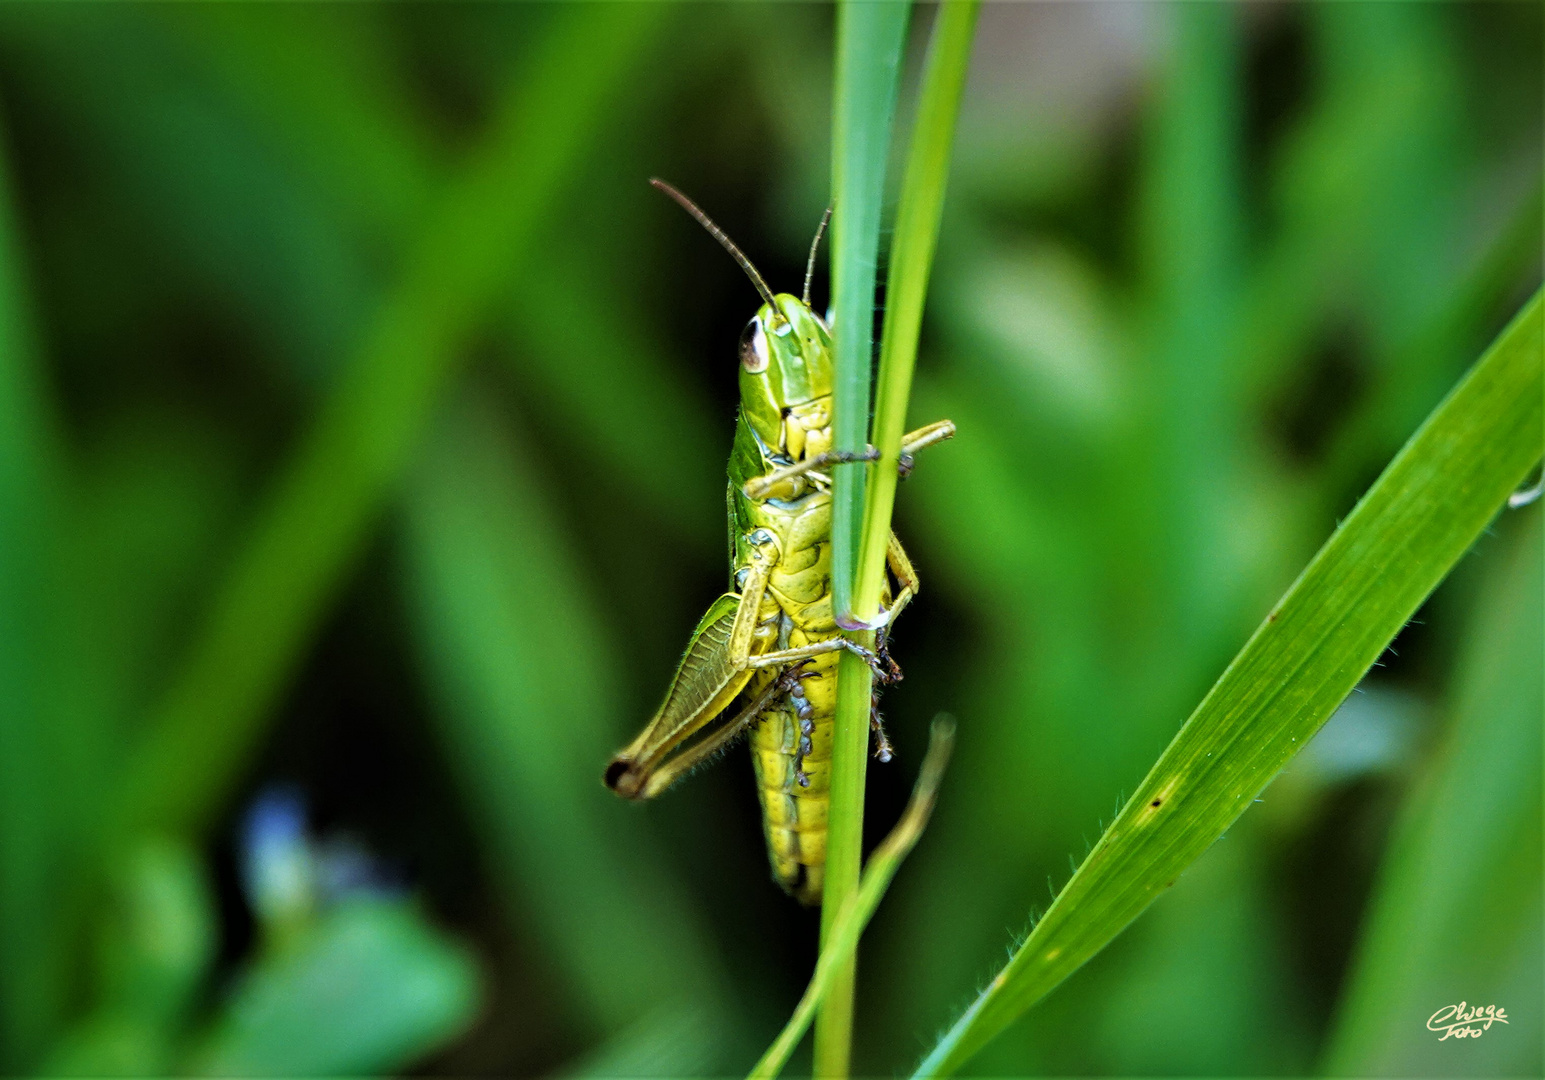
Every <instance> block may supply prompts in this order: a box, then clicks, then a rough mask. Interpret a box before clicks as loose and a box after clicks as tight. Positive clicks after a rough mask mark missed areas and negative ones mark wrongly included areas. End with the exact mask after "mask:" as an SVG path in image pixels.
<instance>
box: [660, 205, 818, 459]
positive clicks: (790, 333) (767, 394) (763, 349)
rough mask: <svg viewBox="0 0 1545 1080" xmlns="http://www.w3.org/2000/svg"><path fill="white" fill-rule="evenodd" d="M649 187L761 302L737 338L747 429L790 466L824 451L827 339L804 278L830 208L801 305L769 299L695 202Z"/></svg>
mask: <svg viewBox="0 0 1545 1080" xmlns="http://www.w3.org/2000/svg"><path fill="white" fill-rule="evenodd" d="M649 182H650V183H651V184H653V185H654V186H655V187H656V188H658V189H660V190H661V191H663V192H665V194H667V195H669V196H670V197H671V198H672V199H675V200H676V202H677V203H679V204H680V205H681V208H682V209H683V210H685V211H686V212H687V213H689V214H691V215H692V216H693V217H694V218H696V219H697V222H698V224H700V225H702V226H703V228H705V229H707V230H708V233H709V235H711V236H712V237H713V238H714V239H715V240H717V241H719V243H720V244H721V245H723V247H724V250H725V251H727V252H729V253H730V256H731V258H733V259H734V260H735V261H736V262H737V263H739V264H740V268H741V269H742V270H744V271H745V272H746V276H747V277H749V278H750V279H751V283H752V284H753V285H755V286H756V291H757V292H759V293H761V294H762V299H763V301H765V302H764V303H763V304H762V307H761V309H760V310H759V311H758V312H757V313H756V316H755V318H753V319H752V320H751V321H750V322H749V323H747V324H746V329H745V333H743V334H741V336H740V409H741V412H742V414H743V415H744V416H745V418H746V422H747V423H748V424H750V425H751V430H753V431H755V432H756V434H757V436H758V437H759V438H760V439H761V440H762V445H763V446H765V447H767V448H768V449H770V450H772V451H773V452H774V453H776V454H779V455H783V456H786V457H788V458H789V459H790V460H791V461H800V460H802V459H804V458H807V457H814V456H815V455H817V454H820V453H824V452H825V451H827V450H830V449H831V443H832V434H831V423H832V421H831V414H832V408H831V395H832V340H831V335H830V334H829V333H828V332H827V330H826V324H825V323H823V322H822V321H821V320H820V318H819V317H817V316H816V314H815V312H813V311H811V310H810V278H811V275H812V274H813V273H814V272H815V254H816V251H817V249H818V248H819V247H820V244H821V234H822V233H824V232H825V231H826V223H827V222H828V221H830V220H831V214H832V212H831V208H830V207H827V209H826V215H825V216H824V217H822V218H821V227H820V228H819V229H817V230H816V233H815V240H814V241H812V242H811V244H810V259H809V261H808V262H807V263H806V265H805V294H804V299H799V298H797V297H794V296H791V295H789V294H788V293H779V294H778V295H776V296H774V295H773V292H772V290H771V289H769V288H768V287H767V282H766V281H764V280H762V275H761V274H760V273H759V272H758V271H757V269H756V267H755V266H753V265H751V260H750V259H748V258H746V256H745V253H744V252H743V251H741V250H740V248H738V247H736V246H735V242H734V241H733V240H731V239H730V238H729V237H728V236H726V235H725V234H724V230H723V229H721V228H719V226H717V225H715V224H714V223H713V220H712V219H711V218H709V216H708V215H707V214H705V213H703V211H702V210H701V209H700V208H699V207H698V205H697V204H696V203H695V202H693V201H692V200H691V199H689V198H687V197H686V196H685V195H683V194H682V193H681V192H679V191H677V190H676V189H675V188H673V187H671V185H669V184H667V183H666V182H665V181H664V180H660V179H654V180H651V181H649Z"/></svg>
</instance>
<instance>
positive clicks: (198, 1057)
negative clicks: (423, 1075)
mask: <svg viewBox="0 0 1545 1080" xmlns="http://www.w3.org/2000/svg"><path fill="white" fill-rule="evenodd" d="M476 1000H477V975H476V971H475V968H474V966H473V963H472V959H471V958H470V957H469V956H467V955H466V954H465V952H464V951H463V950H462V949H460V948H457V947H456V946H454V945H452V944H450V943H448V942H446V941H444V940H443V939H442V938H441V937H440V936H439V935H437V934H435V933H432V932H430V931H428V930H426V928H425V927H424V925H423V923H422V922H421V921H420V920H419V919H418V918H416V917H415V916H414V914H413V913H412V912H411V911H410V910H409V909H408V908H406V907H405V906H404V905H403V904H402V903H401V902H399V901H391V900H387V901H382V900H356V901H352V902H349V903H346V904H343V905H340V906H339V907H337V908H336V909H334V910H333V911H331V912H329V913H328V914H327V915H326V916H324V917H323V918H322V919H321V920H319V921H318V922H317V924H316V925H315V926H313V927H312V928H310V929H309V930H308V931H307V932H306V933H305V934H303V935H301V936H300V937H298V938H297V939H296V940H294V941H292V942H289V943H288V944H287V945H286V947H285V948H284V949H283V950H282V951H278V952H275V953H272V954H270V955H269V956H268V957H266V958H264V959H263V960H262V961H261V962H259V963H258V964H257V965H255V966H254V967H253V968H252V970H251V971H249V972H248V973H247V975H246V977H245V978H244V979H243V980H242V981H241V983H240V984H239V985H238V986H236V987H235V988H234V990H233V992H232V996H231V1000H230V1003H229V1004H228V1005H227V1006H226V1008H225V1010H224V1011H223V1013H222V1015H221V1017H220V1019H219V1021H218V1022H217V1023H216V1024H215V1027H214V1029H213V1030H212V1031H210V1032H209V1034H208V1035H207V1036H206V1037H205V1038H204V1039H203V1040H202V1043H203V1045H202V1046H201V1047H200V1048H199V1049H198V1050H196V1051H195V1052H194V1056H193V1060H192V1062H191V1070H190V1071H191V1072H193V1073H195V1074H199V1075H205V1076H308V1075H309V1076H329V1075H331V1076H357V1075H360V1074H362V1073H374V1072H384V1071H386V1070H389V1069H391V1068H392V1067H393V1066H394V1065H395V1064H396V1063H398V1062H403V1061H412V1060H414V1059H415V1058H417V1057H419V1056H421V1055H422V1054H423V1053H424V1052H425V1051H426V1050H429V1049H430V1048H432V1047H434V1046H437V1045H439V1044H441V1043H443V1042H444V1041H445V1040H446V1039H448V1038H450V1037H453V1036H455V1035H456V1034H458V1033H459V1032H460V1031H461V1030H462V1029H464V1028H465V1027H466V1025H467V1022H468V1021H469V1020H470V1019H471V1014H472V1010H473V1007H474V1003H475V1002H476Z"/></svg>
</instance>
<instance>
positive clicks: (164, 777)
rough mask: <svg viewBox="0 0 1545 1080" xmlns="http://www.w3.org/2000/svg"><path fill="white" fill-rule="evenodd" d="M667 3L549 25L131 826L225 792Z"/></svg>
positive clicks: (300, 490)
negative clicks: (471, 340)
mask: <svg viewBox="0 0 1545 1080" xmlns="http://www.w3.org/2000/svg"><path fill="white" fill-rule="evenodd" d="M661 11H662V9H661V8H658V7H655V6H652V5H622V6H615V7H613V6H602V7H586V8H582V9H576V10H575V11H573V12H569V13H564V15H563V16H562V17H561V18H560V20H559V21H558V23H557V25H556V26H555V27H554V29H553V30H552V31H551V32H550V37H549V38H548V39H547V40H546V41H545V42H544V44H543V46H542V47H541V48H540V49H539V51H538V55H537V56H536V57H534V59H533V63H532V66H531V68H530V69H528V72H527V74H526V76H525V78H524V79H523V80H522V82H521V84H520V85H519V86H517V87H516V90H515V92H514V93H512V94H511V95H510V96H509V97H508V98H507V100H506V101H505V103H504V105H503V108H502V110H501V112H500V114H499V116H498V118H497V119H496V120H495V122H494V128H493V131H492V134H491V136H490V138H489V139H488V141H487V142H486V143H485V144H483V146H482V147H480V149H479V151H478V153H477V154H476V155H475V156H474V157H473V158H472V159H471V160H470V161H469V163H468V165H467V167H466V168H465V171H464V172H463V173H462V174H461V175H460V176H459V177H458V178H457V179H456V180H455V181H454V182H453V183H452V184H451V186H450V187H449V189H448V190H447V191H446V192H445V193H444V197H443V199H442V201H441V202H440V203H439V205H438V206H437V207H436V208H435V209H434V210H433V211H432V212H431V213H430V214H429V216H428V221H427V223H426V227H425V230H424V232H423V233H422V234H421V235H420V237H419V238H418V240H417V242H416V244H414V245H413V247H412V249H411V254H410V255H409V256H408V261H407V264H406V267H405V270H404V273H403V276H402V277H401V279H400V280H399V282H398V284H397V285H396V287H395V288H394V289H393V290H392V291H391V292H390V294H389V295H388V296H387V298H386V300H385V301H384V303H383V305H382V307H381V310H380V312H379V314H378V316H377V318H376V320H375V322H374V324H373V325H372V326H371V328H370V329H369V330H368V332H367V333H366V335H365V337H364V339H363V340H362V342H361V344H360V346H359V348H358V351H357V352H356V354H355V355H354V356H353V358H352V360H351V362H350V364H349V366H348V368H347V370H346V371H345V372H344V373H343V376H342V382H341V385H340V386H339V387H338V388H337V389H336V391H335V392H334V393H333V395H332V397H331V398H330V399H329V401H328V402H326V403H325V405H324V406H323V408H322V412H321V415H320V416H319V417H318V418H317V420H316V422H315V424H314V425H313V427H312V429H311V431H310V432H309V433H308V435H307V436H306V437H305V439H304V440H303V443H302V445H301V446H300V447H299V448H298V450H297V451H296V453H295V456H294V457H293V458H292V460H291V462H290V464H289V465H288V467H287V468H286V469H285V471H284V473H283V475H282V476H281V477H280V479H279V481H278V483H277V485H276V488H275V491H274V493H273V495H272V497H271V501H270V503H269V505H268V507H267V509H266V510H265V511H264V512H263V515H262V517H261V520H260V521H259V522H258V524H257V526H256V528H255V530H254V532H253V534H252V539H251V541H250V542H249V543H248V545H247V547H246V548H245V550H243V551H242V552H241V553H240V555H239V556H238V557H237V560H236V564H235V566H234V567H233V569H232V571H231V573H230V575H229V577H228V578H227V580H226V582H225V583H224V586H223V588H222V589H221V591H220V592H219V594H218V595H217V596H216V598H215V600H214V605H213V608H212V610H211V612H210V615H209V617H208V622H207V625H206V626H205V628H204V631H203V634H202V636H201V637H200V638H199V640H198V641H197V642H196V643H195V645H194V646H193V649H192V652H191V655H190V657H189V659H188V661H187V662H186V666H185V667H184V669H183V671H182V673H181V676H180V678H179V679H178V680H177V681H176V683H175V684H174V685H173V687H172V690H171V692H170V693H169V694H168V696H167V698H166V699H165V700H164V702H163V703H162V706H161V708H160V709H159V711H158V712H157V714H156V715H155V717H154V727H153V730H152V733H151V735H150V736H149V737H148V740H147V742H146V743H145V745H143V746H142V748H141V750H140V752H139V754H138V756H137V758H136V759H135V760H134V761H133V762H132V763H131V765H132V768H131V771H130V774H129V776H128V779H127V782H126V786H125V790H124V792H123V804H122V806H121V807H120V808H119V812H118V814H117V818H116V822H115V824H116V825H117V826H118V827H133V826H137V825H146V824H157V825H162V826H167V827H172V828H180V829H188V828H193V827H195V826H197V825H198V824H199V823H200V822H202V821H205V820H207V819H208V816H209V814H210V812H211V810H212V809H213V807H214V806H215V805H217V804H218V802H219V800H220V799H221V798H222V797H223V796H224V794H225V793H226V792H227V791H228V789H229V787H230V785H231V783H232V782H233V780H234V778H235V776H236V775H237V773H238V771H239V769H240V767H241V764H242V762H243V761H244V760H245V759H246V757H247V754H248V753H249V751H250V750H251V748H252V746H253V744H254V742H255V741H256V739H257V738H258V736H259V733H260V731H261V728H262V723H263V720H264V717H265V716H266V715H267V713H268V712H269V710H270V709H271V707H272V705H273V703H274V702H275V700H276V699H277V697H278V695H279V694H280V693H281V692H282V689H283V687H284V685H285V682H286V681H287V679H288V677H289V675H290V672H291V671H292V670H293V668H294V667H295V665H296V663H298V661H299V658H300V655H301V653H302V651H303V650H304V648H305V646H306V644H307V643H308V641H309V640H310V638H311V635H312V634H313V632H314V630H315V627H316V624H317V622H318V620H319V619H320V618H321V616H322V614H323V612H324V611H325V609H326V605H327V603H328V601H329V599H330V598H331V596H332V595H333V593H334V592H335V590H336V589H337V588H338V584H339V581H340V579H341V577H342V576H343V574H344V572H345V571H346V569H347V567H348V566H349V564H350V563H351V562H352V560H353V558H354V557H355V555H356V554H357V553H358V552H359V550H360V549H361V548H362V547H363V545H364V543H365V539H366V537H367V536H368V533H369V529H370V526H371V523H372V521H373V520H374V518H375V516H376V514H377V513H378V511H379V509H380V507H381V505H382V504H383V502H384V500H385V498H386V497H387V494H388V492H389V490H390V488H391V486H392V484H393V483H394V482H395V480H396V478H397V476H398V474H399V473H400V472H401V470H402V468H403V467H404V465H405V464H406V463H407V460H408V458H409V457H410V455H411V454H412V452H413V449H414V447H415V446H416V444H417V441H418V438H419V435H420V433H421V432H422V430H423V428H424V426H425V424H426V423H427V420H428V417H429V414H430V412H431V411H432V409H433V408H434V405H435V402H436V401H437V399H438V391H439V390H440V388H441V387H442V386H443V385H444V384H445V382H446V381H447V379H448V377H449V376H450V374H451V373H452V372H453V371H454V370H455V368H456V366H457V361H458V359H459V358H460V356H461V355H462V354H461V349H460V345H461V344H462V338H463V336H464V335H465V334H466V333H467V332H468V331H469V330H470V329H471V328H472V326H473V324H474V322H475V320H477V319H478V318H479V317H480V316H481V315H482V313H483V310H484V309H485V308H486V307H487V305H488V304H489V303H490V301H492V300H493V299H494V298H496V297H497V295H498V292H499V290H500V288H501V287H503V286H504V285H505V283H506V282H507V281H508V280H509V279H510V277H511V276H512V275H513V274H514V272H515V271H516V269H517V268H518V266H519V264H520V262H521V261H522V259H523V258H524V257H526V256H527V255H528V254H529V247H530V244H531V241H532V238H533V237H534V235H535V234H536V232H537V229H538V228H539V227H540V226H541V225H542V223H543V220H544V216H545V214H546V213H547V210H548V208H549V207H550V206H551V205H552V203H553V201H554V199H555V198H556V197H557V196H558V194H559V192H560V191H561V189H562V187H563V184H564V180H565V177H566V176H567V175H568V172H569V170H570V169H571V168H573V167H574V165H575V164H576V163H577V161H578V160H579V159H580V156H581V153H582V152H583V150H584V149H585V148H586V146H587V142H588V136H589V135H590V134H591V133H593V132H594V131H595V129H596V127H597V125H598V123H599V121H600V118H601V117H602V115H604V110H605V108H606V107H607V104H608V102H609V98H610V94H611V93H612V92H613V91H614V90H615V89H616V87H617V85H618V83H619V81H620V79H621V76H622V74H623V72H624V71H625V70H627V68H628V66H629V64H630V62H631V61H632V59H633V58H634V57H635V56H636V55H637V53H638V51H639V48H640V46H641V45H642V44H643V42H644V41H645V39H646V36H647V32H648V31H649V30H650V29H651V28H652V27H653V26H654V25H655V24H656V23H657V22H658V20H659V15H660V12H661ZM580 58H583V62H580Z"/></svg>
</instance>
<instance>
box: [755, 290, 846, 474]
mask: <svg viewBox="0 0 1545 1080" xmlns="http://www.w3.org/2000/svg"><path fill="white" fill-rule="evenodd" d="M775 305H776V306H775ZM831 394H832V340H831V335H830V334H829V333H828V332H827V330H826V324H825V323H823V322H822V321H821V319H820V317H819V316H817V315H816V314H815V312H813V311H811V310H810V306H809V305H808V304H806V303H805V302H804V301H802V300H800V299H799V298H798V297H796V296H791V295H789V294H788V293H779V294H778V295H777V296H775V297H773V301H772V303H766V304H763V305H762V307H761V310H759V311H758V312H757V313H756V316H755V317H754V318H753V319H752V320H751V321H750V322H749V323H747V324H746V329H745V331H744V333H742V334H741V336H740V409H741V413H742V414H743V415H744V416H745V418H746V422H747V423H748V424H750V425H751V428H752V430H753V431H755V432H756V433H757V435H758V436H759V437H760V438H761V440H762V443H763V444H764V445H765V446H767V447H768V448H770V449H772V450H775V451H777V452H779V453H782V454H786V455H787V456H788V457H789V458H790V460H792V461H799V460H801V459H803V458H806V457H814V456H815V455H816V454H819V453H822V452H824V451H826V450H829V449H831V415H832V408H831V404H832V399H831Z"/></svg>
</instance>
